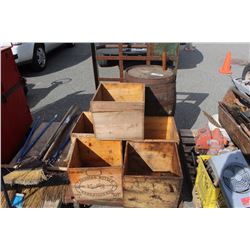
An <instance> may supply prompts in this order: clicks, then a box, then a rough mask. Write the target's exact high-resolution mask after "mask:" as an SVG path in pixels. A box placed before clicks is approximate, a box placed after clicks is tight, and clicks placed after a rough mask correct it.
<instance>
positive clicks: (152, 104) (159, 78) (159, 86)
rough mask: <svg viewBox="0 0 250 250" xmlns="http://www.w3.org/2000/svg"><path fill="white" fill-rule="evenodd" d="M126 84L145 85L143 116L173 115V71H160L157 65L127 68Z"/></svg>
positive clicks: (174, 92) (174, 99)
mask: <svg viewBox="0 0 250 250" xmlns="http://www.w3.org/2000/svg"><path fill="white" fill-rule="evenodd" d="M125 81H126V82H135V83H136V82H137V83H145V87H146V96H145V115H146V116H166V115H174V113H175V104H176V75H175V73H174V70H172V69H167V70H165V71H163V70H162V67H161V66H159V65H137V66H132V67H129V68H127V70H126V72H125Z"/></svg>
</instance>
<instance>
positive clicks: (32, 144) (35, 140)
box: [19, 114, 57, 161]
mask: <svg viewBox="0 0 250 250" xmlns="http://www.w3.org/2000/svg"><path fill="white" fill-rule="evenodd" d="M56 118H57V114H56V115H55V116H54V117H53V118H52V119H51V120H50V121H49V123H48V124H47V125H46V126H45V127H44V128H43V129H42V131H41V132H40V133H39V134H38V135H37V137H36V138H35V139H34V140H33V141H32V142H31V144H30V145H29V146H28V147H27V148H26V149H25V150H24V152H23V154H22V155H21V157H20V158H19V161H22V159H23V158H24V156H25V155H27V154H28V153H29V151H30V150H31V148H32V147H33V146H34V145H35V144H36V142H37V141H38V140H39V139H40V138H41V136H42V135H43V134H44V133H45V132H46V130H47V129H48V128H49V127H50V126H51V124H52V123H53V122H54V121H55V119H56Z"/></svg>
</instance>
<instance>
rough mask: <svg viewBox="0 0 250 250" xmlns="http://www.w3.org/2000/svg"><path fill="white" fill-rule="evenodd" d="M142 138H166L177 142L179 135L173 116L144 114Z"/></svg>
mask: <svg viewBox="0 0 250 250" xmlns="http://www.w3.org/2000/svg"><path fill="white" fill-rule="evenodd" d="M144 139H145V140H147V139H154V140H168V141H174V142H176V143H178V144H179V142H180V137H179V134H178V130H177V127H176V124H175V120H174V117H173V116H145V120H144Z"/></svg>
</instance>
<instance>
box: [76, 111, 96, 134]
mask: <svg viewBox="0 0 250 250" xmlns="http://www.w3.org/2000/svg"><path fill="white" fill-rule="evenodd" d="M93 135H94V128H93V120H92V115H91V112H82V113H81V115H80V116H79V118H78V120H77V122H76V124H75V126H74V128H73V129H72V132H71V138H74V137H79V136H93Z"/></svg>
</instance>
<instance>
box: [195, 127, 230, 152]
mask: <svg viewBox="0 0 250 250" xmlns="http://www.w3.org/2000/svg"><path fill="white" fill-rule="evenodd" d="M227 144H228V141H227V139H226V138H225V137H224V136H223V135H222V133H221V132H220V129H218V128H216V129H214V130H213V131H212V132H211V131H210V129H209V128H201V129H199V130H198V134H197V137H196V140H195V148H196V149H197V150H208V152H207V153H208V154H218V152H219V150H220V149H223V148H224V146H226V145H227Z"/></svg>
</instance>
